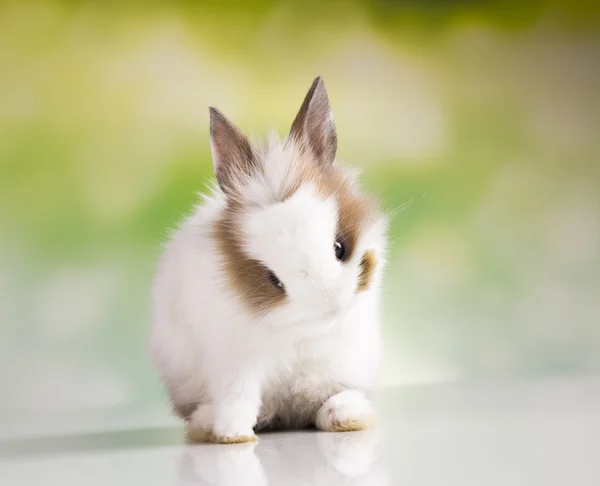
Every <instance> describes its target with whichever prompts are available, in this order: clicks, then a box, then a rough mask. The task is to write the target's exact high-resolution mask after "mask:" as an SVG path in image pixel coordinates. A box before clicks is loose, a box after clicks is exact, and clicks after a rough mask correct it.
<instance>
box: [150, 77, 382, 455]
mask: <svg viewBox="0 0 600 486" xmlns="http://www.w3.org/2000/svg"><path fill="white" fill-rule="evenodd" d="M210 141H211V150H212V158H213V165H214V171H215V175H216V179H217V183H218V184H215V185H214V187H213V188H212V190H211V191H210V193H209V194H208V195H205V196H204V197H203V199H202V202H201V203H200V204H199V205H198V206H197V207H196V208H195V210H194V212H193V214H192V215H191V216H190V217H189V218H187V219H186V220H185V221H184V222H183V223H182V224H181V225H180V227H179V229H178V230H177V231H175V232H174V233H173V234H172V236H171V239H170V241H169V243H168V244H167V246H166V249H165V252H164V254H163V256H162V259H161V260H160V263H159V267H158V271H157V275H156V279H155V282H154V287H153V301H154V316H153V317H154V318H153V328H152V333H151V337H150V353H151V356H152V359H153V362H154V364H155V366H156V368H157V369H158V371H159V373H160V376H161V378H162V380H163V381H164V383H165V385H166V388H167V391H168V393H169V395H170V398H171V401H172V404H173V407H174V410H175V412H176V413H177V414H178V415H179V416H180V417H182V418H183V419H184V420H185V421H186V427H187V429H186V430H187V437H188V440H189V441H203V440H212V441H214V442H218V443H236V442H246V441H252V440H256V436H255V431H257V430H261V429H266V428H302V427H307V426H310V425H315V426H316V427H317V428H318V429H320V430H324V431H350V430H360V429H364V428H367V427H369V426H370V425H372V423H373V422H374V419H375V413H374V411H373V408H372V406H371V404H370V402H369V401H368V399H367V397H366V394H368V393H369V392H370V391H372V389H373V387H374V385H375V382H376V378H377V372H378V367H379V361H380V355H381V336H380V327H379V309H378V308H379V299H380V284H381V278H382V269H383V266H384V257H385V255H384V250H385V234H386V225H387V220H386V217H385V215H384V214H383V212H382V211H381V210H380V209H379V207H378V205H377V204H376V203H375V201H373V200H372V199H370V198H369V197H367V196H365V195H363V194H362V193H361V192H360V191H359V189H358V187H357V180H356V176H355V173H354V172H351V171H349V170H347V169H344V168H342V167H340V166H339V165H337V164H336V163H334V159H335V155H336V149H337V135H336V130H335V124H334V122H333V116H332V113H331V107H330V104H329V99H328V97H327V92H326V91H325V85H324V84H323V81H322V79H321V78H320V77H319V78H317V79H315V81H314V82H313V84H312V86H311V88H310V90H309V92H308V94H307V95H306V98H305V100H304V102H303V103H302V106H301V107H300V111H299V113H298V115H297V116H296V118H295V120H294V122H293V124H292V127H291V130H290V133H289V135H288V137H287V138H286V139H285V140H283V141H279V140H270V141H268V142H267V143H265V144H262V145H255V144H252V143H251V142H250V141H249V140H248V138H247V137H246V136H245V135H244V134H243V133H242V132H241V131H240V130H239V129H238V128H237V127H236V126H235V125H234V124H232V123H231V122H230V121H229V120H227V119H226V118H225V117H224V116H223V115H222V114H221V113H220V112H219V111H218V110H216V109H215V108H210Z"/></svg>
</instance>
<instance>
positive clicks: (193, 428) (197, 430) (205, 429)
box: [185, 403, 213, 443]
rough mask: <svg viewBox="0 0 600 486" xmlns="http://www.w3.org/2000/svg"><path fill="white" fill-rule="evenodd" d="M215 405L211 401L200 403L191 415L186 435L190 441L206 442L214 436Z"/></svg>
mask: <svg viewBox="0 0 600 486" xmlns="http://www.w3.org/2000/svg"><path fill="white" fill-rule="evenodd" d="M212 424H213V407H212V405H211V404H210V403H206V404H203V405H198V407H197V408H196V410H194V412H193V413H192V415H191V416H190V419H189V422H188V423H187V426H186V430H185V435H186V441H187V442H188V443H195V442H206V441H208V440H210V438H211V436H212Z"/></svg>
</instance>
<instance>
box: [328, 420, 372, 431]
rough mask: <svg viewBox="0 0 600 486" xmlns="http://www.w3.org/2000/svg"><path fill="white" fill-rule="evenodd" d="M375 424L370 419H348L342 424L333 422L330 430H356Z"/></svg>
mask: <svg viewBox="0 0 600 486" xmlns="http://www.w3.org/2000/svg"><path fill="white" fill-rule="evenodd" d="M374 425H375V423H374V421H370V420H347V421H346V422H342V423H340V424H332V425H331V428H330V429H329V432H355V431H357V430H366V429H370V428H372V427H373V426H374Z"/></svg>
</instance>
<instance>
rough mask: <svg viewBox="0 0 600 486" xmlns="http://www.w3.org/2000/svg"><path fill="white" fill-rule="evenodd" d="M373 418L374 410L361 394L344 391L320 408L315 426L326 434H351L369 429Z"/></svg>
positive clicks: (373, 421) (373, 420) (373, 422)
mask: <svg viewBox="0 0 600 486" xmlns="http://www.w3.org/2000/svg"><path fill="white" fill-rule="evenodd" d="M375 417H376V415H375V410H373V407H372V405H371V403H370V402H369V401H368V400H367V399H366V398H365V396H364V395H363V394H362V393H361V392H359V391H357V390H345V391H343V392H340V393H338V394H337V395H333V396H332V397H330V398H329V399H328V400H327V401H326V402H325V403H324V404H323V405H322V406H321V408H320V409H319V410H318V412H317V418H316V425H317V428H319V429H320V430H324V431H326V432H351V431H355V430H364V429H369V428H371V427H372V426H373V425H374V424H375Z"/></svg>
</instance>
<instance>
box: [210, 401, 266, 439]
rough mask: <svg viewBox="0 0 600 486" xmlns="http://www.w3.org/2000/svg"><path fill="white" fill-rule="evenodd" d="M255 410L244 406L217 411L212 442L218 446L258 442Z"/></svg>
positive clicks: (231, 406)
mask: <svg viewBox="0 0 600 486" xmlns="http://www.w3.org/2000/svg"><path fill="white" fill-rule="evenodd" d="M255 423H256V412H255V408H254V407H252V406H250V405H247V404H244V403H239V404H234V405H229V406H222V407H219V408H217V409H216V410H215V417H214V423H213V433H212V434H211V437H210V440H211V441H212V442H215V443H217V444H239V443H242V442H252V441H255V440H256V435H255V434H254V430H253V427H254V424H255Z"/></svg>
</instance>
